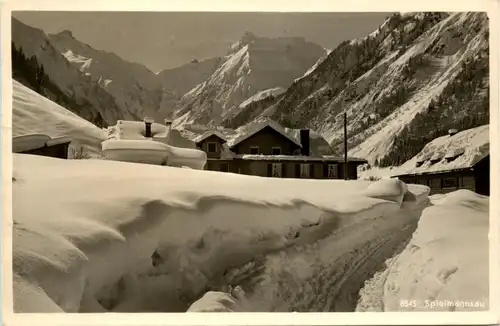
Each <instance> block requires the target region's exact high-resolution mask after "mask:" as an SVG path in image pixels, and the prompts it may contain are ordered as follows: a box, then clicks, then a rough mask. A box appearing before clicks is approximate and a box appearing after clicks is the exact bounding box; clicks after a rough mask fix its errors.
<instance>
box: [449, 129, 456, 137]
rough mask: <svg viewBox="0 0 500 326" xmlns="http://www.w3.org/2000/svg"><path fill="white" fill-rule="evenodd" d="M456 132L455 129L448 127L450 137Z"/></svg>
mask: <svg viewBox="0 0 500 326" xmlns="http://www.w3.org/2000/svg"><path fill="white" fill-rule="evenodd" d="M457 132H458V130H457V129H450V130H448V135H450V137H451V136H453V135H455V134H456V133H457Z"/></svg>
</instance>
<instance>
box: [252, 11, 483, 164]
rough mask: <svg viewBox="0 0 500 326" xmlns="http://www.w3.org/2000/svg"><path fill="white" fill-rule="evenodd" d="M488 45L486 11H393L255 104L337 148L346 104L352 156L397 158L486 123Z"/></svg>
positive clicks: (396, 160)
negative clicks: (278, 94)
mask: <svg viewBox="0 0 500 326" xmlns="http://www.w3.org/2000/svg"><path fill="white" fill-rule="evenodd" d="M488 51H489V48H488V18H487V16H486V14H485V13H453V14H446V13H408V14H404V15H400V14H395V15H393V16H391V17H390V18H389V19H388V20H387V21H386V22H384V24H383V25H381V26H380V27H379V28H378V29H377V30H376V31H375V32H373V33H372V34H370V35H369V36H367V37H365V38H364V39H359V40H353V41H350V42H348V41H346V42H343V43H342V44H340V45H339V46H338V47H337V48H336V49H335V50H333V51H332V52H331V53H330V54H329V55H328V56H327V57H326V58H325V59H323V60H320V61H319V62H318V63H317V65H316V67H315V68H313V69H312V70H311V71H310V72H309V73H308V74H305V76H303V77H302V78H299V79H297V80H296V81H295V82H294V83H293V84H292V85H291V86H290V87H289V88H288V89H287V91H286V93H285V94H284V95H283V97H282V98H280V99H279V101H276V102H275V103H273V101H270V103H269V104H270V105H269V106H267V107H260V108H259V110H261V111H262V113H261V115H263V116H268V117H271V118H273V119H274V120H277V121H278V122H280V123H281V124H283V125H284V126H287V127H291V128H298V127H304V126H308V127H310V128H312V129H314V130H317V131H318V132H320V133H321V134H322V135H323V136H324V137H325V138H326V139H327V140H328V141H329V142H330V143H331V144H332V145H333V146H334V147H336V149H337V150H339V151H341V148H342V139H343V119H342V112H343V111H344V110H346V111H347V114H348V120H349V123H348V134H349V135H348V138H349V147H350V148H351V150H350V153H349V154H350V155H353V156H357V157H364V158H367V159H368V160H369V161H370V162H371V163H377V162H379V163H382V164H384V165H392V164H401V163H403V162H404V161H406V160H407V159H409V158H411V157H412V156H413V155H415V154H416V153H418V152H419V151H420V150H421V149H422V148H423V146H424V145H425V144H426V143H427V142H428V141H430V140H431V139H433V138H436V137H438V136H441V135H444V134H446V132H447V130H448V129H449V128H452V127H453V128H455V127H457V128H459V129H462V128H464V129H466V128H472V127H475V126H477V125H481V124H485V123H488V118H489V113H488V102H489V99H488V96H489V95H488V88H489V82H488V63H489V61H488V60H489V58H488ZM409 144H411V145H409Z"/></svg>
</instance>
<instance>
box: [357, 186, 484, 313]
mask: <svg viewBox="0 0 500 326" xmlns="http://www.w3.org/2000/svg"><path fill="white" fill-rule="evenodd" d="M431 201H432V204H433V206H431V207H429V208H426V209H425V210H424V211H423V214H422V216H421V217H420V220H419V222H418V228H417V230H416V231H415V233H414V234H413V237H412V239H411V241H410V242H409V243H408V245H407V246H406V248H405V249H404V250H403V252H402V253H401V254H399V255H398V256H396V257H394V258H393V259H391V260H389V261H387V262H386V265H387V268H386V270H384V271H382V272H379V273H377V274H376V275H375V276H374V278H373V279H371V280H370V281H368V282H367V283H366V285H365V288H364V289H363V290H362V291H361V293H360V294H361V299H360V301H359V304H358V307H357V311H425V312H432V311H478V310H488V309H489V297H490V293H489V291H490V289H491V287H490V285H489V281H488V280H489V270H490V269H489V243H488V234H489V214H488V213H489V199H488V197H484V196H480V195H478V194H476V193H473V192H471V191H469V190H458V191H455V192H452V193H449V194H446V195H435V196H432V197H431Z"/></svg>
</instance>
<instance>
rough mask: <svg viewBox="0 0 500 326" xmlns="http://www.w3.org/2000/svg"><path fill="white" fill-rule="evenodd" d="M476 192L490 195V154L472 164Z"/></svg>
mask: <svg viewBox="0 0 500 326" xmlns="http://www.w3.org/2000/svg"><path fill="white" fill-rule="evenodd" d="M474 176H475V187H476V192H477V193H478V194H480V195H485V196H489V195H490V156H489V155H488V156H487V157H485V158H483V159H482V160H481V161H479V162H478V163H477V164H476V165H475V166H474Z"/></svg>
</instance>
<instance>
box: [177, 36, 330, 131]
mask: <svg viewBox="0 0 500 326" xmlns="http://www.w3.org/2000/svg"><path fill="white" fill-rule="evenodd" d="M324 53H325V50H324V49H323V48H322V47H320V46H318V45H316V44H314V43H310V42H307V41H305V40H304V39H303V38H276V39H270V38H260V37H256V36H255V35H253V34H251V33H246V34H245V35H244V36H243V37H242V39H241V40H240V41H239V42H237V43H235V44H234V45H233V46H232V47H231V49H230V51H229V53H228V55H227V56H226V57H225V58H224V59H223V60H224V61H223V62H222V63H221V64H220V66H219V67H218V68H217V70H216V71H215V72H214V73H213V74H212V75H211V76H210V77H209V78H208V79H207V80H205V81H204V82H203V83H201V84H199V85H197V86H196V87H195V88H193V89H192V90H191V91H189V92H188V93H186V94H185V95H184V96H183V98H182V99H181V101H180V102H179V105H178V106H177V107H176V111H175V116H176V117H177V118H179V117H182V118H181V119H180V120H182V121H184V122H196V123H209V122H213V123H216V124H218V123H220V122H221V121H222V119H224V117H225V116H226V115H227V113H228V111H229V110H230V109H232V108H234V107H237V106H239V105H240V104H241V103H242V102H243V101H244V100H246V99H248V98H249V97H251V96H252V95H254V94H256V93H258V92H260V91H264V90H267V89H273V88H278V87H283V88H286V87H288V86H289V85H290V84H291V83H292V82H293V80H294V79H295V78H297V77H299V76H301V75H302V74H304V72H305V71H307V69H309V68H310V67H311V66H312V65H313V64H314V63H315V62H316V61H317V60H318V58H319V57H321V56H322V55H324Z"/></svg>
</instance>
